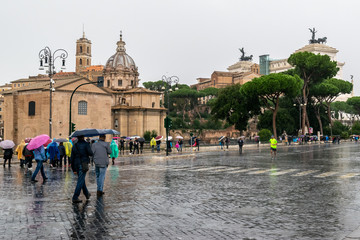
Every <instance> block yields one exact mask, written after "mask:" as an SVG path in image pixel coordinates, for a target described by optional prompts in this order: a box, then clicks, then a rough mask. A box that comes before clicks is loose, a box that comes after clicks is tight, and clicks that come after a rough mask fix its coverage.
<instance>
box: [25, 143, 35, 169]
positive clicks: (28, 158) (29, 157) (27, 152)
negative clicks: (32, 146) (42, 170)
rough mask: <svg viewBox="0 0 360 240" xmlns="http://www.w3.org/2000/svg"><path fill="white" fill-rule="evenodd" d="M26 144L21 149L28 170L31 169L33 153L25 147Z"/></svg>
mask: <svg viewBox="0 0 360 240" xmlns="http://www.w3.org/2000/svg"><path fill="white" fill-rule="evenodd" d="M27 145H28V144H26V145H25V147H24V149H23V155H24V157H25V165H27V166H28V170H31V169H32V160H33V159H34V153H33V152H32V151H30V150H29V149H27Z"/></svg>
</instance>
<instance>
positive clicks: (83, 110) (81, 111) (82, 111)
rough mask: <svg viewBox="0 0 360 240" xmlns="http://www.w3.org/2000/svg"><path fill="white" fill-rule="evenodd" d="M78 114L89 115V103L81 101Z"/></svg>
mask: <svg viewBox="0 0 360 240" xmlns="http://www.w3.org/2000/svg"><path fill="white" fill-rule="evenodd" d="M78 114H79V115H87V102H86V101H79V104H78Z"/></svg>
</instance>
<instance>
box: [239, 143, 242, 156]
mask: <svg viewBox="0 0 360 240" xmlns="http://www.w3.org/2000/svg"><path fill="white" fill-rule="evenodd" d="M242 147H243V146H242V145H239V152H240V154H241V153H242Z"/></svg>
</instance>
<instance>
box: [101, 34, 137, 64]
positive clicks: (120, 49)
mask: <svg viewBox="0 0 360 240" xmlns="http://www.w3.org/2000/svg"><path fill="white" fill-rule="evenodd" d="M105 68H129V69H134V70H135V69H136V65H135V62H134V60H133V59H132V58H131V57H130V56H129V55H128V54H127V53H126V50H125V42H124V41H123V40H122V35H120V41H118V42H117V49H116V53H115V54H114V55H112V56H111V57H110V58H109V59H108V60H107V62H106V65H105Z"/></svg>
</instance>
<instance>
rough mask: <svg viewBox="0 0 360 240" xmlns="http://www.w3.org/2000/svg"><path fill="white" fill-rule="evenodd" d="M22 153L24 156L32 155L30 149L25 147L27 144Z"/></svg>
mask: <svg viewBox="0 0 360 240" xmlns="http://www.w3.org/2000/svg"><path fill="white" fill-rule="evenodd" d="M22 155H23V156H25V157H33V156H34V154H33V152H32V151H30V150H29V149H27V146H25V147H24V149H23V152H22Z"/></svg>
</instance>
